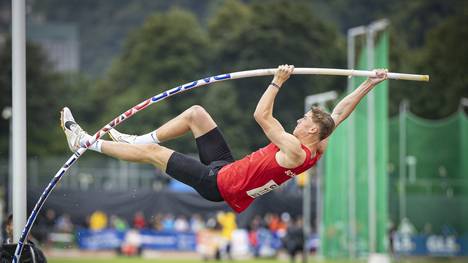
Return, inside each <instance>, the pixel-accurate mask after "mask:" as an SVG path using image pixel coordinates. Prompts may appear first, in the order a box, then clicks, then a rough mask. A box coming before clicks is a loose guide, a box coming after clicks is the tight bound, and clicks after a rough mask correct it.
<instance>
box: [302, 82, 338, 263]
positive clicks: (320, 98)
mask: <svg viewBox="0 0 468 263" xmlns="http://www.w3.org/2000/svg"><path fill="white" fill-rule="evenodd" d="M337 97H338V94H337V93H336V92H335V91H328V92H323V93H319V94H315V95H310V96H307V97H306V98H305V101H304V112H305V113H307V112H308V111H309V110H310V108H311V107H312V105H314V104H319V105H320V107H321V108H322V109H325V103H326V102H327V101H330V100H334V99H336V98H337ZM323 171H324V169H323V161H322V160H321V161H319V162H318V163H317V166H316V176H317V177H316V181H315V182H316V193H315V197H316V200H315V202H316V205H315V209H316V224H315V228H316V231H317V234H318V235H319V236H320V234H319V233H320V230H321V228H322V227H321V225H322V222H321V220H320V218H321V216H322V191H321V177H322V175H323ZM307 173H308V174H307V175H308V178H307V180H306V184H305V186H304V192H303V194H304V195H303V201H302V202H303V208H302V209H303V210H302V211H303V218H304V225H303V233H304V237H305V238H304V256H303V261H304V262H307V258H308V251H307V249H306V245H307V238H308V236H309V235H310V233H311V231H310V226H311V225H312V222H311V218H310V212H311V209H312V207H311V204H312V201H311V192H312V191H311V190H312V184H311V181H312V180H311V179H312V178H311V177H312V176H311V173H310V170H309V171H308V172H307ZM317 254H318V255H320V251H318V252H317Z"/></svg>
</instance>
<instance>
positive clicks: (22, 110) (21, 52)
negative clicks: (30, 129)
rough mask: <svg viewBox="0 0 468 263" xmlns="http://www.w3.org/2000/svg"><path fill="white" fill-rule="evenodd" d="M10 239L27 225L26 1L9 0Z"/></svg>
mask: <svg viewBox="0 0 468 263" xmlns="http://www.w3.org/2000/svg"><path fill="white" fill-rule="evenodd" d="M12 9H13V11H12V45H11V46H12V63H13V67H12V78H13V81H12V84H13V85H12V108H13V115H12V118H13V119H12V122H13V131H14V133H13V149H12V151H13V239H14V242H18V240H19V238H20V235H21V231H22V229H23V227H24V225H25V224H26V165H27V163H26V40H25V38H26V32H25V31H26V13H25V0H12Z"/></svg>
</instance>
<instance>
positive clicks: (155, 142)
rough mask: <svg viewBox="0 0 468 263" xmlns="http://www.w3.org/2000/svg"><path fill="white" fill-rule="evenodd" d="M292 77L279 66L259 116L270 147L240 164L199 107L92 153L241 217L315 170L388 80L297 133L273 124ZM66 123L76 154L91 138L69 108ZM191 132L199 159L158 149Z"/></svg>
mask: <svg viewBox="0 0 468 263" xmlns="http://www.w3.org/2000/svg"><path fill="white" fill-rule="evenodd" d="M293 71H294V66H290V65H281V66H279V67H278V70H277V71H276V73H275V76H274V78H273V81H272V82H271V83H270V84H269V85H268V88H267V89H266V91H265V93H264V94H263V96H262V97H261V98H260V101H259V102H258V104H257V108H256V109H255V113H254V118H255V120H256V121H257V123H258V124H259V125H260V127H262V129H263V132H264V133H265V135H266V136H267V137H268V139H269V140H270V142H271V143H270V144H268V145H267V146H265V147H263V148H261V149H259V150H257V151H255V152H253V153H252V154H250V155H247V156H246V157H244V158H243V159H240V160H238V161H235V160H234V158H233V157H232V154H231V151H230V149H229V146H228V145H227V143H226V142H225V140H224V138H223V135H222V134H221V131H220V130H219V129H218V127H217V125H216V123H215V122H214V120H213V119H212V118H211V116H210V115H209V114H208V113H207V112H206V111H205V110H204V109H203V108H202V107H201V106H192V107H190V108H189V109H187V110H186V111H184V112H183V113H181V114H180V115H179V116H177V117H175V118H174V119H172V120H170V121H168V122H167V123H165V124H163V125H162V126H161V127H159V128H158V129H157V130H155V131H153V132H151V133H148V134H145V135H142V136H136V135H127V134H123V133H120V132H118V131H116V130H115V129H113V130H111V131H110V135H111V137H112V139H113V140H114V142H113V141H105V140H98V141H96V143H94V144H93V145H92V146H90V147H89V148H90V149H91V150H94V151H97V152H101V153H104V154H106V155H109V156H112V157H115V158H118V159H122V160H125V161H131V162H140V163H150V164H153V165H154V166H156V167H158V168H159V169H161V170H162V171H164V172H166V173H167V174H168V175H170V176H171V177H173V178H174V179H176V180H179V181H181V182H183V183H185V184H187V185H189V186H191V187H193V188H194V189H195V190H197V192H198V193H199V194H200V195H201V196H203V197H204V198H205V199H207V200H210V201H214V202H221V201H226V202H227V203H228V204H229V206H230V207H231V208H232V209H233V210H234V211H236V212H238V213H240V212H242V211H244V210H245V209H246V208H247V207H248V206H249V205H250V204H251V203H252V201H253V200H254V199H255V198H256V197H258V196H261V195H263V194H265V193H268V192H269V191H271V190H273V189H275V188H277V187H278V186H279V185H281V184H282V183H284V182H285V181H287V180H289V179H291V178H292V177H294V176H296V175H297V174H300V173H302V172H304V171H306V170H307V169H309V168H310V167H312V166H313V165H314V164H315V163H316V162H317V161H318V159H319V158H320V157H321V156H322V154H323V152H324V151H325V148H326V147H327V141H328V139H327V138H328V136H329V135H330V134H331V133H332V132H333V130H334V129H335V127H336V126H338V125H339V124H340V123H341V122H342V121H343V120H345V119H346V118H347V117H348V116H349V114H351V112H352V111H353V110H354V108H355V107H356V105H357V104H358V103H359V101H360V100H361V99H362V98H363V97H364V96H365V95H366V94H367V93H368V92H369V91H371V90H372V88H374V86H375V85H377V84H378V83H380V82H381V81H383V80H385V79H387V71H386V70H376V74H377V76H376V77H372V78H368V79H367V80H366V81H364V82H363V83H362V84H361V85H360V86H359V87H358V88H357V89H356V90H354V91H353V92H352V93H351V94H349V95H348V96H346V97H345V98H344V99H343V100H342V101H340V103H338V105H337V106H336V107H335V109H334V110H333V112H332V114H331V115H330V114H328V113H326V112H323V111H322V110H321V109H319V108H317V107H313V108H312V109H311V110H310V111H309V112H307V113H306V114H305V115H304V117H302V118H301V119H299V120H298V121H297V126H296V128H295V129H294V131H293V133H292V134H291V133H288V132H286V131H285V130H284V128H283V126H282V125H281V123H280V122H279V121H278V120H276V119H275V118H274V117H273V104H274V101H275V97H276V95H277V94H278V92H279V91H280V89H281V87H282V86H283V84H284V82H285V81H286V80H287V79H288V78H289V76H290V75H291V73H292V72H293ZM61 124H62V128H63V130H64V132H65V135H66V137H67V141H68V145H69V147H70V149H71V150H72V151H76V150H78V148H80V147H84V145H85V142H86V141H87V140H89V139H90V138H91V137H90V135H88V134H87V133H86V132H85V131H83V130H82V129H81V127H80V126H79V125H78V124H77V123H76V122H75V120H74V119H73V116H72V114H71V111H70V110H69V109H68V108H66V107H65V108H64V109H63V110H62V112H61ZM189 131H191V132H192V134H193V136H194V137H195V141H196V144H197V148H198V152H199V156H200V160H196V159H193V158H191V157H189V156H187V155H184V154H181V153H178V152H176V151H174V150H171V149H168V148H166V147H164V146H161V145H160V143H162V142H166V141H168V140H171V139H174V138H177V137H179V136H181V135H183V134H185V133H187V132H189Z"/></svg>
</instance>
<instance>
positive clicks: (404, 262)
mask: <svg viewBox="0 0 468 263" xmlns="http://www.w3.org/2000/svg"><path fill="white" fill-rule="evenodd" d="M48 262H49V263H78V262H84V263H91V262H99V263H146V262H167V263H202V262H205V263H206V262H221V261H202V260H195V259H194V260H187V259H185V260H175V259H142V258H112V259H92V258H76V259H60V258H55V259H48ZM223 262H240V263H274V262H275V263H278V262H289V261H286V260H277V259H256V260H236V261H223ZM296 262H301V261H299V260H296ZM309 262H310V263H365V262H366V261H365V260H361V261H359V260H357V261H351V260H342V261H340V260H333V261H325V260H316V259H312V260H310V261H309ZM392 262H394V263H463V262H465V263H466V262H468V258H439V259H422V258H404V259H399V260H392Z"/></svg>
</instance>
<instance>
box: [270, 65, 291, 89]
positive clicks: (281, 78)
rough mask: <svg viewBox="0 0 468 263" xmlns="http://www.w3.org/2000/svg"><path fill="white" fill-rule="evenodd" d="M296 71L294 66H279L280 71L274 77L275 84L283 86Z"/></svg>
mask: <svg viewBox="0 0 468 263" xmlns="http://www.w3.org/2000/svg"><path fill="white" fill-rule="evenodd" d="M293 71H294V66H293V65H288V64H285V65H280V66H278V69H277V70H276V73H275V76H274V77H273V83H274V84H276V85H278V86H281V85H283V83H284V82H285V81H286V80H287V79H289V76H291V74H292V73H293Z"/></svg>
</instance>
